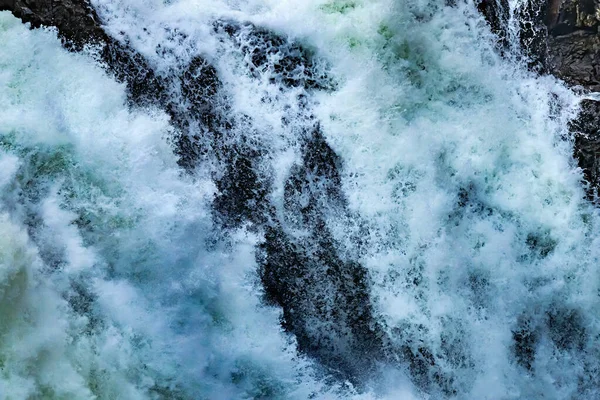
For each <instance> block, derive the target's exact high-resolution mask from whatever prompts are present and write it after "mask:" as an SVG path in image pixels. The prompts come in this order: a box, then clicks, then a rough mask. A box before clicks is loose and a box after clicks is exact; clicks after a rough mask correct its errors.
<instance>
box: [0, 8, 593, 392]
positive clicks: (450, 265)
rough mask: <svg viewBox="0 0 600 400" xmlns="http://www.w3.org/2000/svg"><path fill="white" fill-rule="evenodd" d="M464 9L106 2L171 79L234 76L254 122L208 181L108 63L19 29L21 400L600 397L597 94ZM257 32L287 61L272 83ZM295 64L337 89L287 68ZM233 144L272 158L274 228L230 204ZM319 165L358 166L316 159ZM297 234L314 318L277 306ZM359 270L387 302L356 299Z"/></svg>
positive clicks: (2, 366) (13, 190)
mask: <svg viewBox="0 0 600 400" xmlns="http://www.w3.org/2000/svg"><path fill="white" fill-rule="evenodd" d="M456 3H457V4H455V5H453V6H449V5H447V4H446V2H445V1H442V0H439V1H438V0H410V1H392V0H373V1H367V0H364V1H361V0H333V1H326V0H306V1H292V0H284V1H282V0H279V1H275V0H249V1H233V0H231V1H222V0H220V1H206V0H179V1H177V0H174V1H162V0H160V1H159V0H120V1H112V0H92V5H93V6H94V8H95V9H96V11H97V12H98V15H99V17H100V18H101V20H102V21H103V23H104V25H105V28H106V30H107V32H108V33H109V34H110V35H111V36H112V37H114V38H116V39H118V40H122V41H124V42H126V43H127V44H128V45H129V46H130V47H131V48H133V49H135V51H137V52H139V53H140V54H141V55H143V56H144V57H145V58H146V59H147V60H148V62H149V65H150V66H151V67H152V68H153V69H154V70H155V71H157V74H159V75H162V76H166V77H168V76H176V77H178V76H180V75H181V76H183V75H182V74H183V72H182V71H184V70H185V68H186V66H187V65H189V64H190V63H193V62H194V60H197V57H202V58H203V59H204V60H206V62H207V63H210V64H211V65H212V66H213V67H214V68H215V71H216V72H217V74H218V77H219V79H220V85H221V86H220V88H221V89H219V90H221V91H222V94H219V96H220V97H219V98H218V101H217V100H215V102H216V103H215V104H216V106H215V107H216V108H218V110H217V111H218V112H219V113H221V114H223V115H226V116H231V118H232V120H234V122H232V123H231V124H230V125H227V124H226V123H223V124H224V126H227V127H228V129H227V130H226V135H225V136H223V137H220V136H219V137H217V138H216V139H215V137H213V136H210V137H209V139H207V138H206V137H203V136H201V137H200V139H198V138H195V139H194V140H198V141H199V143H198V144H197V145H198V146H200V147H202V146H206V148H208V149H209V150H207V151H205V152H203V153H202V154H201V156H198V157H197V158H195V159H194V164H190V163H188V164H187V165H186V168H187V169H186V168H183V167H182V165H181V162H180V158H178V157H179V156H180V154H179V153H178V150H177V149H176V147H177V145H178V143H179V142H178V141H177V140H178V139H177V138H178V137H179V136H178V135H180V134H181V133H178V132H177V130H178V129H180V128H181V127H180V126H174V123H173V121H172V120H170V118H169V116H168V115H167V113H166V112H165V111H164V110H163V109H161V108H160V107H158V106H156V105H147V106H139V105H137V106H136V105H132V104H131V102H130V101H129V99H128V97H127V93H126V87H125V85H124V84H120V83H117V82H116V81H115V79H114V78H113V77H112V76H111V75H110V74H109V73H107V72H106V70H105V69H103V68H102V65H101V63H100V62H98V60H97V57H96V53H95V49H94V48H93V47H90V48H88V49H87V50H86V51H85V52H83V53H80V54H74V53H69V52H67V51H66V50H64V49H63V48H61V45H60V41H59V40H58V39H57V37H56V33H55V32H54V31H53V30H52V29H42V30H33V31H32V30H28V29H27V27H25V26H24V25H22V24H21V23H20V22H19V21H18V20H17V19H16V18H14V17H12V16H11V15H10V14H9V13H0V398H1V399H15V400H19V399H309V398H315V399H317V398H318V399H346V398H356V399H375V398H383V399H445V398H456V399H494V400H498V399H535V398H547V399H583V398H586V399H592V398H596V397H598V396H600V390H599V389H598V387H599V384H600V361H599V360H600V354H599V350H598V349H599V347H598V344H599V341H600V325H599V322H600V320H599V318H598V312H597V310H598V309H600V308H599V307H600V304H599V293H600V286H599V283H600V279H599V278H600V277H599V273H600V270H599V262H598V257H599V254H598V253H599V250H598V249H600V246H599V243H598V238H600V225H599V223H600V216H599V215H598V211H597V209H596V208H595V207H594V206H593V205H592V204H590V203H589V202H587V200H585V192H584V187H583V186H582V183H581V179H582V174H581V171H580V170H578V168H577V165H576V162H575V161H574V160H573V159H572V152H573V150H572V145H573V143H572V138H571V137H570V134H569V130H568V122H569V121H570V120H571V119H572V118H574V117H575V116H576V114H577V110H578V102H579V98H578V97H577V96H576V95H575V94H574V93H573V92H571V91H570V90H569V89H568V88H567V87H566V86H565V85H564V84H563V83H561V82H560V81H558V80H556V79H554V78H552V77H549V76H544V77H539V76H537V75H534V74H533V73H530V72H528V71H527V68H526V60H523V59H522V58H521V57H519V54H518V51H519V49H518V48H517V47H518V46H517V45H514V47H513V48H512V50H511V51H509V52H505V54H504V57H501V56H500V52H499V51H498V48H497V46H498V45H497V38H496V37H495V36H494V35H493V34H492V33H491V32H490V31H489V28H488V26H487V24H486V22H485V20H484V19H483V17H482V16H481V15H479V14H478V12H477V9H476V6H475V5H474V4H473V3H471V2H463V1H460V0H459V1H457V2H456ZM520 5H521V2H512V3H511V7H512V8H511V15H514V14H515V12H514V9H515V7H519V6H520ZM511 23H513V25H514V21H512V22H511ZM250 24H251V25H250ZM513 25H511V26H512V27H513V29H516V28H514V26H513ZM254 27H260V29H264V30H265V32H275V33H276V34H277V35H278V37H279V38H283V41H282V42H281V43H280V42H278V41H277V40H279V39H277V40H275V39H273V40H272V41H271V42H270V43H271V44H273V43H275V44H277V45H280V46H282V48H285V51H286V52H287V53H285V54H284V53H283V52H282V51H279V50H277V49H275V50H274V51H273V52H270V53H268V56H267V58H266V61H264V63H265V64H264V65H267V66H266V67H264V66H263V65H262V64H261V65H258V62H257V59H255V58H253V54H254V53H252V49H253V48H254V47H256V46H261V43H262V42H261V41H260V40H262V39H261V38H262V36H260V35H261V34H259V35H256V34H255V32H256V31H255V29H256V28H254ZM259 32H262V31H259ZM513 34H514V32H513ZM253 35H254V36H253ZM265 35H266V34H265ZM257 37H258V39H256V38H257ZM511 40H512V41H514V40H516V39H514V37H513V38H512V39H511ZM286 43H297V44H299V46H302V47H301V48H300V47H294V46H295V45H290V46H291V47H290V46H288V45H287V44H286ZM253 46H254V47H253ZM286 46H288V47H286ZM248 49H250V50H248ZM304 49H305V50H304ZM286 54H292V55H294V56H297V57H298V58H299V59H304V58H303V57H305V54H308V56H306V57H309V58H310V60H311V64H310V69H311V70H310V71H309V70H308V67H306V68H305V69H303V70H302V69H301V68H300V69H296V70H294V71H293V74H292V75H285V74H283V75H282V73H281V71H280V70H277V69H276V67H273V65H277V63H278V62H279V60H280V58H281V57H284V56H286ZM298 54H300V55H298ZM269 57H270V58H269ZM261 62H262V61H261ZM253 63H254V64H257V65H255V66H254V68H251V67H252V65H254V64H253ZM178 90H179V89H172V90H171V91H170V92H169V93H170V95H171V96H173V98H175V99H179V98H180V97H178V96H181V93H179V92H178ZM178 107H181V108H180V109H181V110H183V111H181V115H187V113H188V111H189V112H190V115H192V112H191V110H187V109H186V107H187V105H186V104H183V103H180V104H178ZM191 118H192V117H190V121H191ZM215 118H216V117H215ZM240 121H241V122H240ZM192 122H193V121H192ZM192 122H190V124H192ZM315 127H317V128H315ZM203 129H204V128H203V127H202V126H200V127H199V128H198V132H204V130H203ZM219 132H221V131H219ZM307 132H309V133H307ZM310 132H312V133H310ZM310 135H313V136H310ZM207 137H208V136H207ZM321 141H323V142H326V143H327V144H328V146H329V147H330V148H331V149H332V150H333V151H334V152H335V155H336V156H333V155H331V154H330V153H327V151H328V150H323V149H326V147H324V145H323V143H322V142H321ZM215 143H216V144H215ZM306 143H313V144H314V143H316V144H314V147H310V146H313V144H310V145H307V144H306ZM221 145H222V146H224V147H226V148H227V149H230V148H232V149H234V150H233V151H232V152H235V151H237V149H239V148H242V149H246V148H251V149H252V152H251V154H254V155H255V156H256V157H255V161H252V162H253V163H254V164H252V168H254V170H255V171H256V174H255V177H256V180H257V181H261V182H262V181H263V180H264V181H268V183H267V184H265V187H266V188H267V189H265V194H263V195H261V196H263V197H260V198H262V199H263V200H264V202H265V203H266V202H268V204H269V207H265V208H261V207H262V205H261V204H254V203H252V204H250V205H246V206H247V207H248V208H249V210H250V211H248V212H257V213H258V214H260V215H259V216H257V217H255V216H253V217H251V218H247V219H239V218H238V217H235V218H234V217H232V216H231V215H233V211H231V210H232V209H233V210H234V211H235V210H236V209H235V207H234V206H231V205H229V203H223V202H225V200H223V201H222V202H221V203H219V202H218V201H217V202H215V200H214V199H215V196H216V198H221V197H219V196H220V195H221V194H222V193H224V192H226V191H227V190H230V188H229V186H227V187H225V186H219V183H218V182H221V181H219V179H220V178H221V174H226V172H223V168H225V167H224V165H229V164H226V162H225V161H223V160H222V158H221V157H222V155H223V154H230V153H221V152H220V150H219V146H221ZM211 146H212V147H211ZM307 146H308V147H307ZM319 146H320V147H319ZM202 148H204V147H202ZM307 148H308V149H309V150H307ZM315 148H316V149H317V150H318V152H319V154H321V153H322V154H326V156H323V157H324V158H329V159H334V160H335V165H336V168H337V169H336V170H335V171H325V172H324V171H323V169H322V167H319V165H318V164H315V165H316V166H315V165H313V164H311V162H313V160H312V159H311V154H310V152H311V151H315V150H314V149H315ZM211 149H212V150H211ZM215 149H216V150H215ZM311 149H312V150H311ZM228 151H229V150H228ZM307 152H308V153H307ZM178 161H179V162H178ZM234 165H236V166H237V165H238V164H234ZM299 171H300V172H299ZM301 174H305V176H306V177H305V178H302V179H305V181H302V182H304V183H302V185H304V186H302V189H297V193H296V192H294V190H296V189H294V187H293V185H292V184H291V183H290V182H291V181H290V179H292V178H294V179H295V177H298V176H301ZM302 176H304V175H302ZM215 177H216V178H215ZM298 179H299V180H300V178H298ZM234 180H235V179H234ZM215 182H217V183H215ZM332 186H335V187H332ZM235 187H236V188H238V190H242V189H239V188H240V187H244V182H239V185H237V184H236V185H235ZM254 195H256V193H254ZM223 204H225V205H223ZM218 207H221V208H219V210H221V211H219V210H217V211H215V208H218ZM228 207H229V208H228ZM222 209H226V210H229V211H231V214H230V215H229V214H228V215H225V214H223V212H222ZM313 209H314V210H315V211H312V210H313ZM257 210H258V211H257ZM307 210H308V211H307ZM219 213H221V214H219ZM306 215H310V216H311V217H310V218H308V217H306ZM227 218H230V219H231V220H228V219H227ZM307 218H308V219H307ZM274 219H276V220H277V221H278V222H277V223H273V225H269V224H270V223H271V222H269V221H272V220H274ZM314 219H318V223H315V221H314ZM265 221H267V222H265ZM273 226H276V229H278V230H277V231H276V232H279V231H281V232H285V235H286V237H287V238H288V239H286V240H289V242H290V243H293V246H292V245H290V248H293V249H295V250H294V251H296V252H298V253H300V252H301V251H302V252H304V253H302V254H307V257H308V259H309V261H310V260H312V261H310V262H312V264H310V263H309V264H308V265H309V266H310V268H309V271H308V272H303V273H304V274H305V275H303V276H307V277H309V278H307V279H310V280H308V281H307V282H306V283H304V285H306V286H305V287H304V286H302V285H303V282H298V281H297V280H296V281H294V282H293V283H291V282H292V279H290V280H289V281H285V280H284V284H283V286H284V287H286V286H289V287H290V290H291V287H292V286H293V285H298V289H296V286H293V288H294V290H301V292H300V293H301V295H302V296H304V297H302V298H300V297H298V298H294V297H293V296H291V298H287V297H285V296H284V295H282V299H278V300H276V301H272V299H271V301H266V300H265V292H266V293H267V294H269V290H270V289H269V287H267V288H265V287H264V284H265V282H266V280H265V279H267V278H265V272H264V271H265V268H267V272H268V271H269V270H268V268H269V265H271V264H272V263H274V261H272V260H273V259H274V257H275V256H274V255H273V254H272V252H273V251H279V250H281V249H277V248H276V249H275V250H270V247H269V246H270V244H269V243H270V242H269V237H270V236H269V235H270V234H271V233H270V232H272V231H271V230H274V229H275V228H273ZM315 226H316V228H315ZM270 229H271V230H270ZM315 229H316V230H317V231H318V232H323V235H324V236H325V235H326V236H327V239H326V243H325V244H323V243H321V242H319V240H320V238H316V239H315V238H314V237H313V236H312V235H313V232H314V231H315ZM324 232H326V234H325V233H324ZM273 235H275V234H273ZM316 242H318V245H317V244H315V243H316ZM275 243H280V242H277V241H275ZM285 243H287V242H285ZM281 246H283V245H281ZM303 246H304V247H303ZM319 246H320V247H319ZM275 247H277V246H275ZM323 248H326V249H330V248H333V250H327V251H331V252H332V253H334V254H335V257H334V256H329V255H326V256H323V255H322V252H323V251H324V250H322V249H323ZM265 249H266V250H265ZM270 251H271V253H270ZM290 252H292V253H293V251H292V250H290ZM265 254H266V255H265ZM294 254H295V253H294ZM328 254H329V253H328ZM269 257H271V258H269ZM298 257H299V258H297V259H302V258H301V257H300V256H298ZM332 259H333V260H334V261H331V260H332ZM265 260H267V261H265ZM269 260H271V261H269ZM322 260H323V261H322ZM321 261H322V262H321ZM269 263H271V264H269ZM307 263H308V261H307ZM333 264H335V265H343V266H344V267H343V268H348V271H349V272H344V273H346V275H343V276H345V279H348V280H353V279H354V280H356V281H357V282H358V283H357V284H356V285H357V286H356V287H355V289H356V288H357V287H358V288H363V286H364V290H365V291H366V293H351V294H347V293H342V292H343V290H342V289H340V288H339V287H337V286H335V285H338V283H336V281H333V278H330V276H331V275H329V272H328V271H330V270H331V269H332V268H334V267H332V266H331V265H333ZM265 265H266V266H265ZM289 267H290V268H292V267H295V266H293V265H292V266H289ZM340 268H341V267H340ZM261 271H262V272H261ZM356 271H359V272H356ZM360 271H364V276H363V275H360V274H363V272H360ZM274 273H277V272H274ZM357 276H359V278H357ZM278 279H279V278H278ZM282 279H283V278H282ZM329 279H331V281H329ZM342 287H343V288H345V287H346V286H342ZM278 289H280V288H278ZM357 290H358V289H357ZM293 293H296V292H293ZM340 293H341V294H340ZM334 294H335V296H334ZM344 296H346V297H344ZM361 296H364V297H361ZM267 297H268V296H267ZM340 297H343V299H342V300H343V301H342V300H340ZM356 298H358V299H359V300H356V301H355V300H353V299H356ZM364 298H368V301H369V305H368V307H367V306H366V305H364V304H363V303H365V301H366V300H363V299H364ZM277 301H279V302H280V303H281V304H278V303H277ZM295 301H297V302H298V304H299V305H298V307H300V308H301V312H300V313H296V314H294V311H293V310H291V311H290V310H288V309H286V307H288V306H289V305H290V304H292V305H293V304H295V303H294V302H295ZM357 304H359V306H360V307H361V308H360V310H359V311H356V309H355V308H353V307H354V306H356V305H357ZM340 305H345V306H347V308H340V307H341V306H340ZM357 307H358V306H357ZM311 310H312V311H311ZM365 310H366V311H365ZM284 312H286V313H289V314H285V315H286V316H287V317H288V319H289V318H290V316H292V317H294V318H301V323H297V324H296V325H294V322H293V321H289V320H288V321H283V322H282V318H283V313H284ZM311 312H312V313H311ZM352 312H360V313H365V315H366V314H369V315H370V317H369V318H372V319H371V320H369V321H368V322H364V321H363V319H362V318H363V314H361V317H360V318H358V319H359V320H360V321H358V322H357V320H355V319H353V317H352V315H347V314H352ZM340 314H343V315H341V316H340ZM334 317H335V318H337V319H335V320H332V319H329V320H328V318H334ZM365 318H366V317H365ZM283 319H285V318H283ZM336 321H338V322H339V321H341V322H339V324H342V325H343V324H348V325H347V326H346V325H343V326H336V323H337V322H336ZM349 321H350V322H349ZM363 322H364V325H368V326H369V328H368V330H369V332H367V333H365V331H354V330H352V329H353V327H352V324H359V323H363ZM286 324H287V325H286ZM365 329H366V328H365ZM357 332H358V333H357ZM371 332H377V333H376V334H375V333H371ZM371 334H372V335H374V336H373V337H375V338H376V340H375V339H373V340H371V339H369V341H367V340H366V339H365V340H364V343H366V345H369V346H372V348H369V351H367V350H365V351H364V352H362V350H361V349H362V348H361V346H362V345H361V344H360V343H362V342H361V339H364V335H371ZM348 337H350V339H348ZM369 338H371V336H369ZM317 339H319V340H321V342H319V343H321V344H322V345H323V346H324V347H327V346H329V347H327V350H326V351H325V350H323V349H321V348H318V345H315V340H317ZM374 341H377V343H375V344H374ZM307 343H308V344H307ZM356 343H359V345H357V344H356ZM311 346H316V348H314V347H311ZM336 366H337V367H338V368H337V369H336Z"/></svg>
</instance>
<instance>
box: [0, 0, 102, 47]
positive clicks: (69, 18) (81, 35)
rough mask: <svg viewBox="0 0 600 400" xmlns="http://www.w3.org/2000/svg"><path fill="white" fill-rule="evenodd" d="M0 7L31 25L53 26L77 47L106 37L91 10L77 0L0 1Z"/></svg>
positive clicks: (64, 38) (84, 3) (35, 26)
mask: <svg viewBox="0 0 600 400" xmlns="http://www.w3.org/2000/svg"><path fill="white" fill-rule="evenodd" d="M0 10H3V11H5V10H9V11H11V12H12V13H13V14H14V15H15V17H17V18H20V19H21V20H22V21H23V22H29V23H31V26H32V27H34V28H37V27H40V26H42V25H43V26H55V27H57V28H58V31H59V34H60V36H61V37H62V38H63V40H65V41H66V42H69V44H70V45H74V46H76V47H79V48H80V47H81V46H83V45H84V44H86V43H89V42H90V41H106V40H107V39H108V37H107V36H106V34H105V33H104V31H103V30H102V29H101V28H100V26H99V24H98V22H97V21H98V18H97V16H96V13H95V12H94V10H93V9H92V8H91V7H90V6H89V5H88V4H87V3H86V2H84V1H80V0H63V1H60V2H58V1H56V0H0Z"/></svg>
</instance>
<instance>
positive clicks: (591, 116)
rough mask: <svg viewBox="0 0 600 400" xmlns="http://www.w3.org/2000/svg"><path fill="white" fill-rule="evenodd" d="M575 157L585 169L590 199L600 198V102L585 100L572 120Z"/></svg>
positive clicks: (571, 127) (584, 174)
mask: <svg viewBox="0 0 600 400" xmlns="http://www.w3.org/2000/svg"><path fill="white" fill-rule="evenodd" d="M570 129H571V131H572V132H573V133H574V136H575V157H576V158H577V160H578V163H579V166H580V167H581V169H582V170H583V176H584V178H585V181H586V185H587V186H588V197H589V198H590V200H597V199H598V195H599V193H598V188H599V187H600V157H599V156H598V155H599V154H600V102H598V101H593V100H584V101H583V103H582V106H581V112H580V113H579V116H578V118H577V119H575V120H574V121H572V122H571V126H570Z"/></svg>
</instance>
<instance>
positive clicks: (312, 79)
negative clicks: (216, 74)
mask: <svg viewBox="0 0 600 400" xmlns="http://www.w3.org/2000/svg"><path fill="white" fill-rule="evenodd" d="M215 29H216V30H217V31H218V32H224V33H226V34H227V35H228V36H229V37H230V38H232V39H233V41H234V43H235V44H237V45H238V46H239V48H240V50H241V52H242V54H243V55H244V59H245V61H246V63H247V65H248V69H249V71H250V73H251V74H253V75H254V76H257V77H258V76H260V75H267V76H268V78H269V81H270V82H271V83H275V84H279V85H282V86H284V87H303V88H304V89H331V88H332V87H333V83H332V82H331V80H330V79H329V78H328V77H327V75H326V74H325V73H324V71H322V70H321V68H319V67H318V66H317V65H316V64H315V62H314V59H313V55H312V54H311V52H310V51H309V50H308V49H307V48H306V47H304V46H302V45H300V44H299V43H297V42H295V41H293V40H290V39H288V38H285V37H283V36H280V35H278V34H276V33H275V32H273V31H269V30H266V29H263V28H260V27H257V26H255V25H253V24H250V23H244V24H240V23H237V22H230V21H219V22H217V23H216V24H215Z"/></svg>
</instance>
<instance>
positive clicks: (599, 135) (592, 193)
mask: <svg viewBox="0 0 600 400" xmlns="http://www.w3.org/2000/svg"><path fill="white" fill-rule="evenodd" d="M546 24H547V27H548V34H547V59H546V65H547V68H548V72H550V73H552V74H554V75H555V76H557V77H559V78H561V79H563V80H564V81H565V82H567V83H569V84H571V85H574V86H575V85H576V86H580V87H582V88H583V89H584V90H586V91H591V92H596V91H600V33H599V27H600V3H598V2H597V1H595V0H563V1H560V0H551V1H549V3H548V5H547V7H546ZM570 128H571V131H572V132H573V133H574V136H575V154H574V155H575V157H576V158H577V160H578V162H579V166H580V167H581V168H582V169H583V172H584V178H585V180H586V181H587V183H588V184H589V185H588V196H589V198H590V199H592V200H597V198H598V190H599V188H600V153H599V152H598V150H600V103H598V102H595V101H591V100H586V101H584V102H583V103H582V107H581V112H580V114H579V117H578V118H577V119H576V120H575V121H573V122H572V123H571V126H570Z"/></svg>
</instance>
